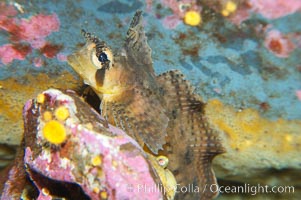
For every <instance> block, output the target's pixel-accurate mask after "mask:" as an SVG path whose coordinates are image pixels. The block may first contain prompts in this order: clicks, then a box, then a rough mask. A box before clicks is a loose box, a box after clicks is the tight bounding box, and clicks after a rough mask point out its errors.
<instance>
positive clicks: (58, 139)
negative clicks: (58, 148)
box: [43, 120, 67, 145]
mask: <svg viewBox="0 0 301 200" xmlns="http://www.w3.org/2000/svg"><path fill="white" fill-rule="evenodd" d="M43 136H44V138H45V139H46V140H47V141H48V142H50V143H51V144H55V145H59V144H62V143H63V142H65V140H66V138H67V134H66V129H65V127H64V126H63V125H62V124H61V123H60V122H58V121H56V120H51V121H49V122H47V123H46V124H45V126H44V127H43Z"/></svg>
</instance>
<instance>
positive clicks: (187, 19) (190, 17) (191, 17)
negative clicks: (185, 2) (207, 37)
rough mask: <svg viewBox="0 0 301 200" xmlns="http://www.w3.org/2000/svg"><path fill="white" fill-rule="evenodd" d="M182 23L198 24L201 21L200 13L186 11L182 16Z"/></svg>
mask: <svg viewBox="0 0 301 200" xmlns="http://www.w3.org/2000/svg"><path fill="white" fill-rule="evenodd" d="M184 23H185V24H187V25H189V26H198V25H199V24H201V23H202V17H201V14H200V13H199V12H197V11H193V10H190V11H187V12H186V13H185V16H184Z"/></svg>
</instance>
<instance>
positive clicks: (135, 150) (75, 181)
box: [1, 89, 163, 199]
mask: <svg viewBox="0 0 301 200" xmlns="http://www.w3.org/2000/svg"><path fill="white" fill-rule="evenodd" d="M23 116H24V129H25V133H24V151H21V153H20V152H19V154H18V156H17V159H18V160H16V163H17V165H14V166H13V168H12V169H11V170H10V172H9V179H8V181H6V183H5V185H4V189H3V193H2V197H1V199H7V198H8V199H11V198H12V199H19V198H20V196H21V194H22V195H27V196H28V195H29V194H31V195H38V196H34V198H35V199H51V198H50V197H65V198H70V199H74V197H76V198H77V199H141V198H142V199H163V194H162V191H163V189H162V190H160V189H157V190H151V188H154V187H155V186H159V185H161V181H160V179H159V177H158V174H157V171H156V170H158V169H156V170H155V169H154V168H153V167H152V165H151V164H150V162H149V161H148V159H147V157H148V156H147V154H146V153H144V151H143V150H142V148H141V147H140V146H139V145H138V144H137V142H136V141H135V140H133V139H132V138H131V137H129V136H128V135H127V134H126V133H124V132H123V131H122V130H120V129H118V128H116V127H113V126H111V125H110V124H108V123H107V121H106V120H104V119H103V118H102V117H101V116H100V115H99V114H98V113H97V112H96V111H94V110H93V109H92V108H90V106H89V105H88V104H86V103H85V102H83V101H82V100H81V99H80V97H78V96H77V95H76V94H75V93H74V92H72V91H67V92H66V93H63V92H61V91H59V90H55V89H49V90H47V91H45V92H43V93H41V94H39V95H38V96H37V98H36V99H35V100H29V101H28V102H27V103H26V105H25V107H24V112H23ZM22 154H24V164H25V166H26V171H27V174H28V176H29V178H30V179H31V181H32V182H33V184H34V185H35V187H36V189H33V187H24V184H22V186H23V187H19V188H17V189H18V190H12V189H11V188H12V184H11V181H12V180H15V178H14V176H17V177H19V179H21V180H19V183H20V184H21V183H22V181H23V182H24V183H25V181H26V179H25V171H24V169H25V168H24V165H23V162H22V157H23V155H22ZM22 166H23V167H22ZM16 167H18V168H16ZM16 169H23V171H21V172H16ZM162 170H163V168H162ZM159 171H160V169H159ZM162 187H163V186H162ZM28 188H29V189H28ZM30 191H33V192H30ZM74 195H75V196H74ZM76 195H78V196H76ZM23 197H24V196H23Z"/></svg>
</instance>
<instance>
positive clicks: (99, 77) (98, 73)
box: [95, 67, 106, 86]
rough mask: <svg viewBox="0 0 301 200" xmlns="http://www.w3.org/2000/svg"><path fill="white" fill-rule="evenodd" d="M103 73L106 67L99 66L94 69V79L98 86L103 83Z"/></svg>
mask: <svg viewBox="0 0 301 200" xmlns="http://www.w3.org/2000/svg"><path fill="white" fill-rule="evenodd" d="M105 73H106V68H105V67H103V68H100V69H98V70H97V71H96V73H95V80H96V84H97V85H98V86H102V85H103V81H104V77H105Z"/></svg>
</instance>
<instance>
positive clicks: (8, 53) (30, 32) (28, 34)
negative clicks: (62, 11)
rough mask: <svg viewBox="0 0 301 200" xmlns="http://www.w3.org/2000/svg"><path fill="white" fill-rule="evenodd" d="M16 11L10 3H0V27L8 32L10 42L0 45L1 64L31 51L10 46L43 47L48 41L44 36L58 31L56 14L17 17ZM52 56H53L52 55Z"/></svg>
mask: <svg viewBox="0 0 301 200" xmlns="http://www.w3.org/2000/svg"><path fill="white" fill-rule="evenodd" d="M17 14H18V12H17V11H16V10H15V8H14V7H13V6H11V5H6V4H4V3H1V4H0V29H2V30H4V31H6V32H7V33H8V34H9V40H10V41H11V42H12V44H4V45H2V46H1V47H0V57H1V62H2V63H3V64H9V63H11V62H12V61H13V60H15V59H16V60H24V59H25V57H26V56H27V55H28V54H29V53H30V52H31V51H22V50H24V49H19V48H12V47H13V46H14V47H17V46H20V45H21V46H24V45H27V46H29V47H30V48H32V49H43V47H44V46H45V45H48V44H49V43H48V42H47V41H46V37H47V36H49V35H50V34H51V33H52V32H56V31H59V28H60V21H59V19H58V16H57V15H56V14H51V15H45V14H38V15H35V16H32V17H30V18H28V19H27V18H18V17H16V15H17ZM53 57H54V56H53Z"/></svg>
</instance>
